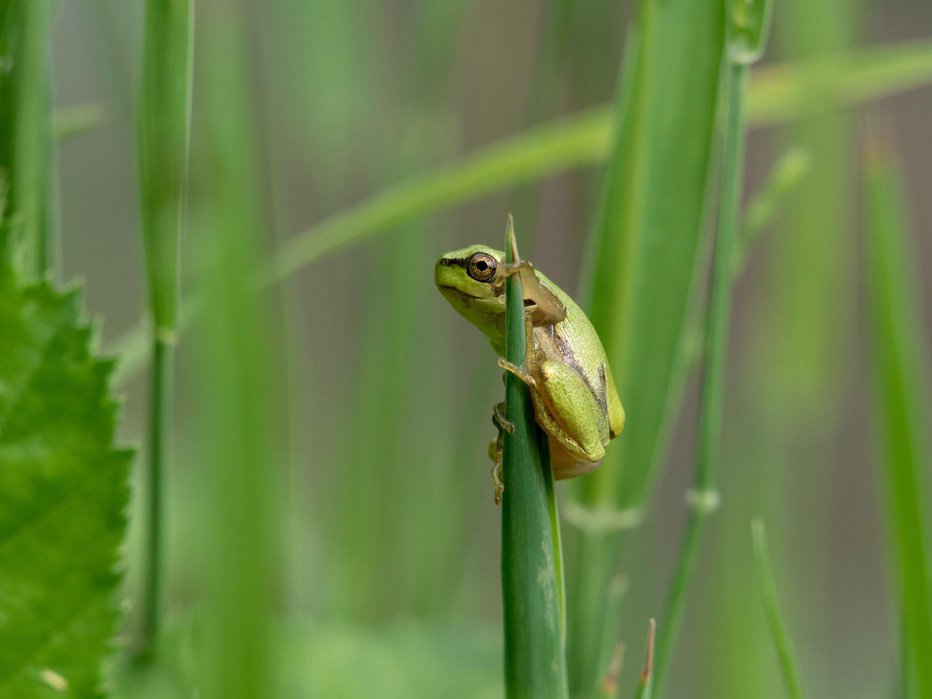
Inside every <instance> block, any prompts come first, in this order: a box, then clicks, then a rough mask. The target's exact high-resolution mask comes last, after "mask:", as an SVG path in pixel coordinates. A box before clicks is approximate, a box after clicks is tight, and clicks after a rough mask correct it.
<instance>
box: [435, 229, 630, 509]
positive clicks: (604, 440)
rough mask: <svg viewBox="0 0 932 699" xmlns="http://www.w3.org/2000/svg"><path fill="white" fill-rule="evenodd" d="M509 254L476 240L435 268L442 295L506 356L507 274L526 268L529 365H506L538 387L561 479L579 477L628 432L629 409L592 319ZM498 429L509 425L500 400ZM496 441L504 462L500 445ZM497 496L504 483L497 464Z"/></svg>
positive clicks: (539, 411) (538, 414) (540, 415)
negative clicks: (509, 258) (507, 256)
mask: <svg viewBox="0 0 932 699" xmlns="http://www.w3.org/2000/svg"><path fill="white" fill-rule="evenodd" d="M504 259H505V255H504V253H502V252H500V251H499V250H493V249H492V248H488V247H485V246H484V245H471V246H469V247H466V248H463V249H461V250H454V251H452V252H448V253H446V254H445V255H443V256H442V257H441V258H440V259H439V260H438V261H437V264H436V266H435V268H434V281H435V282H436V284H437V288H438V289H439V290H440V293H442V294H443V295H444V297H446V299H447V301H449V302H450V305H452V306H453V308H455V309H456V310H457V311H458V312H459V314H460V315H462V316H463V317H464V318H465V319H466V320H468V321H469V322H470V323H472V324H473V325H475V326H476V327H477V328H479V330H480V331H482V333H483V334H485V336H486V337H487V338H488V339H489V340H490V341H491V343H492V347H493V348H494V349H495V351H496V352H498V354H499V355H500V356H502V355H504V354H505V335H504V324H505V284H504V278H505V276H506V275H507V274H511V273H515V272H518V273H520V274H521V281H522V286H523V288H524V306H525V313H526V314H527V327H528V349H527V356H526V358H525V363H524V366H521V367H516V366H513V365H510V364H508V362H506V361H505V360H504V359H500V360H499V365H500V366H502V368H504V369H506V370H508V371H511V372H512V373H514V374H516V375H517V376H518V377H519V378H521V379H522V380H523V381H524V382H525V383H526V384H527V386H528V388H529V389H530V392H531V398H532V400H533V403H534V416H535V419H536V421H537V424H538V425H540V427H541V429H543V430H544V432H546V433H547V439H548V444H549V447H550V460H551V465H552V467H553V474H554V477H555V478H557V479H565V478H575V477H576V476H581V475H583V474H586V473H588V472H590V471H592V470H593V469H594V468H596V466H598V465H599V462H601V461H602V458H603V457H604V456H605V447H606V446H607V445H608V443H609V441H610V440H611V439H613V438H614V437H617V436H618V435H619V434H621V430H622V428H623V427H624V424H625V411H624V408H623V407H622V405H621V400H620V399H619V397H618V392H617V391H616V389H615V382H614V379H613V378H612V370H611V368H610V367H609V365H608V361H607V359H606V357H605V350H604V349H603V348H602V343H601V341H600V340H599V336H598V335H597V334H596V332H595V329H594V328H593V327H592V323H591V322H590V321H589V319H588V318H587V317H586V315H585V314H584V313H583V311H582V309H580V308H579V306H577V305H576V303H575V302H574V301H573V300H572V299H571V298H570V297H569V296H568V295H567V294H566V293H565V292H564V291H563V290H562V289H560V288H559V287H558V286H557V285H556V284H554V283H553V282H551V281H550V280H549V279H547V277H545V276H544V275H543V274H541V273H540V272H537V271H536V270H535V269H534V268H533V266H532V265H531V264H530V263H529V262H526V261H522V262H519V263H518V264H517V265H506V264H505V263H504ZM493 421H494V422H495V424H496V425H498V426H499V430H500V431H501V429H507V428H508V424H507V423H506V422H505V420H504V416H503V415H502V413H501V406H496V410H495V414H494V415H493ZM494 444H495V443H493V447H490V454H491V455H492V457H493V460H496V461H497V464H496V466H497V467H498V468H500V446H501V441H500V439H499V441H498V443H497V444H498V449H496V448H495V446H494ZM493 479H494V480H495V482H496V502H498V500H499V496H500V494H501V481H500V478H499V477H498V476H497V475H496V471H495V470H494V469H493Z"/></svg>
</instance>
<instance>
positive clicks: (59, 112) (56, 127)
mask: <svg viewBox="0 0 932 699" xmlns="http://www.w3.org/2000/svg"><path fill="white" fill-rule="evenodd" d="M105 123H107V111H106V110H105V109H104V107H103V106H102V105H100V104H96V103H88V104H75V105H72V106H70V107H63V108H61V109H56V110H55V113H54V114H52V137H53V138H54V139H55V140H56V141H59V142H62V141H69V140H71V139H72V138H76V137H78V136H80V135H82V134H85V133H87V132H89V131H94V130H95V129H99V128H100V127H101V126H103V125H104V124H105Z"/></svg>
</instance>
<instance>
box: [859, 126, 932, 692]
mask: <svg viewBox="0 0 932 699" xmlns="http://www.w3.org/2000/svg"><path fill="white" fill-rule="evenodd" d="M864 190H865V193H866V199H865V202H866V213H867V221H868V225H867V236H866V254H865V256H864V259H865V261H866V264H867V270H866V271H867V280H868V309H869V311H870V326H869V327H870V333H869V335H870V337H871V341H872V342H871V345H872V347H871V349H872V352H871V355H872V357H871V360H872V361H871V369H872V372H873V383H874V386H873V388H874V395H873V409H874V415H875V419H874V421H873V422H874V425H875V426H876V434H877V446H878V449H877V454H878V460H879V462H880V464H879V466H880V471H881V477H882V483H883V488H884V491H885V493H884V494H885V500H886V502H885V505H886V519H887V528H888V532H889V541H890V546H891V549H892V551H891V560H890V568H891V573H892V575H891V577H892V578H893V580H894V581H895V584H896V586H897V597H898V599H897V602H898V604H899V611H900V614H899V619H900V622H901V624H902V627H901V629H900V634H899V635H900V638H901V639H902V647H901V649H900V652H901V654H902V658H903V663H902V666H903V678H902V679H903V681H902V685H903V686H902V687H901V688H900V690H901V692H902V693H903V696H906V697H923V698H925V697H932V663H930V662H929V659H930V658H932V592H930V591H932V579H930V568H929V564H930V561H929V548H928V543H929V530H928V528H927V527H928V518H929V511H928V508H929V499H928V492H929V491H928V486H929V469H930V467H932V449H930V439H929V431H928V428H929V425H930V424H932V408H930V404H932V393H930V384H929V377H930V371H929V370H930V367H929V361H928V357H929V349H928V347H927V346H926V342H925V340H924V338H923V336H922V328H923V326H924V325H925V320H926V317H925V316H924V315H923V312H922V309H921V304H919V303H918V301H917V300H918V298H919V293H918V288H919V285H918V283H917V275H916V272H915V266H914V264H913V260H915V259H916V254H915V252H914V251H913V250H912V243H911V240H910V226H909V223H908V214H907V206H906V202H905V194H904V192H905V189H904V186H903V183H902V181H901V176H900V171H899V165H898V163H897V158H896V154H895V152H894V150H893V146H892V143H891V142H889V139H884V138H883V137H882V135H881V134H880V133H878V132H877V131H875V132H873V133H872V134H871V140H870V141H869V143H868V145H867V148H866V153H865V178H864Z"/></svg>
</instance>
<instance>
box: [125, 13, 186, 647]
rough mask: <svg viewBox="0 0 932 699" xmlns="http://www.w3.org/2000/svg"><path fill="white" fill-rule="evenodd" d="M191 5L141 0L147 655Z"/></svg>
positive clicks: (156, 610)
mask: <svg viewBox="0 0 932 699" xmlns="http://www.w3.org/2000/svg"><path fill="white" fill-rule="evenodd" d="M193 17H194V5H193V4H192V3H191V2H190V1H189V0H149V1H148V2H147V3H146V14H145V29H144V33H145V45H144V48H143V67H142V94H141V101H140V105H139V114H138V154H139V189H140V201H141V215H142V236H143V243H144V248H145V265H146V274H147V277H148V286H149V312H150V315H151V321H152V326H151V331H150V333H151V334H150V342H151V346H152V356H153V357H154V362H153V364H152V373H151V375H150V388H149V435H148V440H149V459H148V468H147V472H146V479H145V487H144V488H143V490H142V493H143V497H144V498H145V507H144V512H145V515H144V516H145V524H144V532H145V534H144V540H145V544H144V548H145V551H144V554H143V556H144V569H145V572H144V574H143V589H142V598H141V601H140V619H139V627H138V631H137V637H136V639H135V643H134V646H135V653H136V655H137V656H139V657H144V656H147V655H148V654H150V653H151V651H152V650H153V644H154V642H155V639H156V636H157V634H158V630H159V626H160V608H161V603H162V600H161V597H162V593H161V589H162V578H163V572H162V559H163V551H162V541H163V539H162V530H163V502H162V500H163V496H164V489H165V484H164V480H165V470H166V464H167V461H168V459H169V451H170V448H171V415H172V384H173V377H174V351H175V344H176V338H177V330H178V305H179V304H178V299H179V288H178V286H179V275H178V266H179V250H180V246H179V241H180V238H181V229H182V226H183V217H184V201H185V185H186V180H187V163H188V144H189V140H190V121H191V70H192V41H193Z"/></svg>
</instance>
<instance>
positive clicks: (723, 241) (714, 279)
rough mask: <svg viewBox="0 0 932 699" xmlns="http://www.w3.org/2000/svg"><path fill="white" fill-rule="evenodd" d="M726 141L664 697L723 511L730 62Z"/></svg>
mask: <svg viewBox="0 0 932 699" xmlns="http://www.w3.org/2000/svg"><path fill="white" fill-rule="evenodd" d="M726 71H727V76H726V113H725V136H724V143H723V148H722V160H723V163H722V193H721V206H720V215H719V226H718V235H717V236H716V240H715V251H714V254H713V259H712V273H711V279H710V296H709V305H708V312H707V316H706V332H705V342H706V345H705V361H704V362H703V367H702V388H701V395H700V399H699V417H698V435H697V445H696V472H695V481H694V486H693V490H692V491H691V492H690V493H689V496H688V501H689V504H690V511H689V517H688V519H687V523H686V531H685V533H684V537H683V541H682V543H681V546H680V552H679V556H678V559H677V563H676V568H675V571H674V574H673V581H672V583H671V586H670V591H669V593H668V596H667V601H666V605H665V608H664V614H663V617H662V619H663V624H662V628H663V634H661V637H660V641H659V643H658V646H657V658H656V665H655V680H654V682H655V690H656V693H657V695H658V696H660V695H661V690H662V688H663V682H664V679H665V675H666V671H667V669H668V667H669V661H670V656H671V653H672V651H673V648H674V646H675V643H676V639H677V636H678V633H679V627H680V622H681V619H682V613H683V606H684V603H685V596H686V590H687V588H688V587H689V584H690V582H691V581H692V577H693V573H694V571H695V568H696V561H697V559H698V554H699V544H700V541H701V537H702V532H703V530H704V528H705V525H706V523H707V521H708V518H709V516H710V515H711V514H712V513H713V512H714V511H715V509H716V507H717V505H718V492H717V491H716V490H715V465H716V461H717V460H718V452H719V444H720V441H721V424H722V407H723V403H724V389H725V385H724V376H725V356H726V345H727V340H728V319H729V315H730V312H731V289H732V283H731V282H732V278H733V274H732V264H733V263H732V259H733V257H732V256H733V254H734V246H735V241H736V239H737V229H738V211H739V203H740V199H741V179H742V173H743V162H744V92H745V87H746V84H747V77H748V67H747V66H746V65H743V64H740V63H734V62H729V63H728V66H727V68H726Z"/></svg>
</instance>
